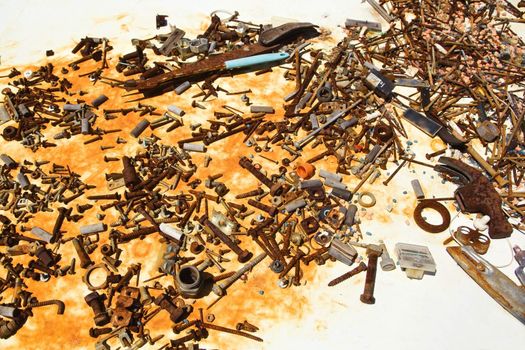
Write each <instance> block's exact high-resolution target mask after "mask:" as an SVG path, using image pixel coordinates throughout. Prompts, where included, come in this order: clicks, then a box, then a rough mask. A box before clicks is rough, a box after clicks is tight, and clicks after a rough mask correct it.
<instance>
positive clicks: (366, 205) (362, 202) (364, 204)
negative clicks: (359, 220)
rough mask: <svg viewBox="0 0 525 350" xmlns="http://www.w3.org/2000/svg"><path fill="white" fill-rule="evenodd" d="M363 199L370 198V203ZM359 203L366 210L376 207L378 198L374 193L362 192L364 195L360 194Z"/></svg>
mask: <svg viewBox="0 0 525 350" xmlns="http://www.w3.org/2000/svg"><path fill="white" fill-rule="evenodd" d="M363 197H368V199H369V200H370V201H365V200H363ZM357 202H358V203H359V205H360V206H362V207H364V208H371V207H373V206H374V205H376V196H374V195H373V194H372V192H362V193H359V197H358V199H357Z"/></svg>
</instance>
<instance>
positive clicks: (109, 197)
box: [87, 193, 120, 201]
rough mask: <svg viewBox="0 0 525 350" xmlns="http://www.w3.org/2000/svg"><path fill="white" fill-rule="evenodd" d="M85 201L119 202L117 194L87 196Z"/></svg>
mask: <svg viewBox="0 0 525 350" xmlns="http://www.w3.org/2000/svg"><path fill="white" fill-rule="evenodd" d="M87 199H89V200H95V201H98V200H117V201H119V200H120V194H118V193H113V194H99V195H93V196H88V197H87Z"/></svg>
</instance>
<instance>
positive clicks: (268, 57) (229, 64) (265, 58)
mask: <svg viewBox="0 0 525 350" xmlns="http://www.w3.org/2000/svg"><path fill="white" fill-rule="evenodd" d="M288 57H290V55H289V54H287V53H286V52H277V53H265V54H262V55H255V56H250V57H243V58H238V59H235V60H229V61H226V62H224V66H225V67H226V69H236V68H244V67H251V66H256V65H259V64H263V63H269V62H275V61H281V60H284V59H287V58H288Z"/></svg>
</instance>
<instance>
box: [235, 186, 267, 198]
mask: <svg viewBox="0 0 525 350" xmlns="http://www.w3.org/2000/svg"><path fill="white" fill-rule="evenodd" d="M263 193H264V190H263V189H262V188H257V189H256V190H253V191H248V192H245V193H241V194H238V195H236V196H235V199H242V198H248V197H255V196H260V195H261V194H263Z"/></svg>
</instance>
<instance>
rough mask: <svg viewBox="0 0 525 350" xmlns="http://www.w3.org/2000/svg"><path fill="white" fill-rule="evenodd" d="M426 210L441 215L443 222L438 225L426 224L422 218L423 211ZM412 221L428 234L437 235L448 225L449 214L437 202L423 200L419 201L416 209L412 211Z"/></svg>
mask: <svg viewBox="0 0 525 350" xmlns="http://www.w3.org/2000/svg"><path fill="white" fill-rule="evenodd" d="M427 208H430V209H434V210H435V211H437V212H438V214H439V215H441V219H442V220H443V222H442V223H441V224H439V225H433V224H430V223H428V222H427V221H426V220H425V219H424V218H423V216H422V213H423V210H424V209H427ZM414 220H415V221H416V224H417V225H418V226H419V227H420V228H422V229H423V230H425V231H427V232H430V233H439V232H442V231H444V230H445V229H446V228H447V227H448V226H449V225H450V213H449V211H448V209H447V208H446V207H445V206H444V205H443V204H441V203H439V202H438V201H435V200H431V199H425V200H422V201H420V202H419V204H418V205H417V206H416V209H414Z"/></svg>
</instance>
